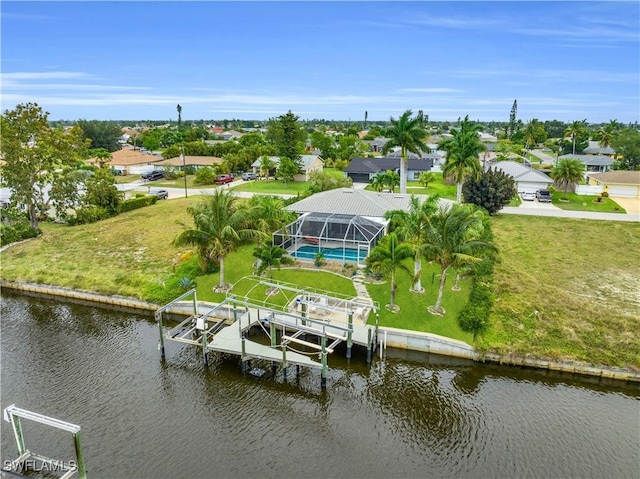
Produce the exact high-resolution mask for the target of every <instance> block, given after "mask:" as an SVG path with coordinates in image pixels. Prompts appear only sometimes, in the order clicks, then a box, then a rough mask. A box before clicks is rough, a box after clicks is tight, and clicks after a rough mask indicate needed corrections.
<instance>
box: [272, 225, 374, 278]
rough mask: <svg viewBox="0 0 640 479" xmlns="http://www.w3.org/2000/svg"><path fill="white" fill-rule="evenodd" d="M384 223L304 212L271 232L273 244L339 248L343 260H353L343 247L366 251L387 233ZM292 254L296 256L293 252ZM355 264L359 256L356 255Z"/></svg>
mask: <svg viewBox="0 0 640 479" xmlns="http://www.w3.org/2000/svg"><path fill="white" fill-rule="evenodd" d="M386 228H387V223H386V222H384V223H383V222H378V221H375V220H372V219H369V218H366V217H364V216H358V215H345V214H340V213H304V214H302V215H301V216H299V217H298V219H296V220H295V221H293V222H292V223H289V224H288V225H287V226H285V227H284V228H282V229H280V230H278V231H276V232H275V233H273V235H272V244H273V245H274V246H280V247H282V248H284V249H286V250H287V251H293V252H294V253H295V252H296V251H298V248H299V247H300V246H305V245H313V246H317V247H318V248H319V249H320V250H322V248H332V249H333V248H340V247H342V258H341V259H342V261H343V262H347V261H353V260H352V259H350V258H347V257H346V254H345V249H346V248H352V249H355V250H356V251H358V253H359V252H360V251H362V250H363V249H364V250H365V251H366V253H367V254H366V255H365V258H366V257H367V256H369V254H370V253H371V249H372V248H373V247H374V246H375V245H376V244H377V243H378V241H379V240H380V238H382V237H383V236H384V235H385V234H386ZM293 256H294V257H295V255H293ZM357 263H358V266H364V265H363V264H360V255H359V254H358V261H357Z"/></svg>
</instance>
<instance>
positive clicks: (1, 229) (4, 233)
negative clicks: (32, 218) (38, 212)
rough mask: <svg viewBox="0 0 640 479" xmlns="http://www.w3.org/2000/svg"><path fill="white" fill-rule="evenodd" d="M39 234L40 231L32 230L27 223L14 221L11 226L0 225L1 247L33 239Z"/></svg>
mask: <svg viewBox="0 0 640 479" xmlns="http://www.w3.org/2000/svg"><path fill="white" fill-rule="evenodd" d="M39 234H40V230H34V229H33V228H32V227H31V223H30V222H29V221H16V222H14V223H11V224H6V223H0V245H1V246H4V245H7V244H11V243H16V242H18V241H22V240H26V239H29V238H35V237H36V236H38V235H39Z"/></svg>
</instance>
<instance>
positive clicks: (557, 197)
mask: <svg viewBox="0 0 640 479" xmlns="http://www.w3.org/2000/svg"><path fill="white" fill-rule="evenodd" d="M552 196H553V199H552V203H553V205H554V206H557V207H558V208H560V209H563V210H571V211H596V212H601V213H626V210H625V209H624V208H623V207H622V206H620V205H619V204H618V203H616V202H615V201H613V200H612V199H611V198H601V197H600V195H576V194H575V193H567V195H566V196H567V199H568V201H565V200H562V199H561V198H563V197H564V196H565V195H564V193H563V192H561V191H554V192H553V193H552ZM598 199H600V200H601V201H600V202H598V201H597V200H598Z"/></svg>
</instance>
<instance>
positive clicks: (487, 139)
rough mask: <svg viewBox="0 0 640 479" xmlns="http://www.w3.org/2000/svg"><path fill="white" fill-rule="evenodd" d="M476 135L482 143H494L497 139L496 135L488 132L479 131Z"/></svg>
mask: <svg viewBox="0 0 640 479" xmlns="http://www.w3.org/2000/svg"><path fill="white" fill-rule="evenodd" d="M478 137H479V138H480V141H481V142H482V143H496V142H497V141H498V137H496V136H494V135H491V134H490V133H484V132H479V133H478Z"/></svg>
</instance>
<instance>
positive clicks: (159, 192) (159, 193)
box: [151, 190, 169, 200]
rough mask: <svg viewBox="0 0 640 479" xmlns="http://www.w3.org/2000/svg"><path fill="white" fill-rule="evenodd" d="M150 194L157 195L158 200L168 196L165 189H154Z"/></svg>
mask: <svg viewBox="0 0 640 479" xmlns="http://www.w3.org/2000/svg"><path fill="white" fill-rule="evenodd" d="M151 194H152V195H155V196H157V197H158V199H159V200H166V199H167V198H169V192H168V191H167V190H155V191H152V192H151Z"/></svg>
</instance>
